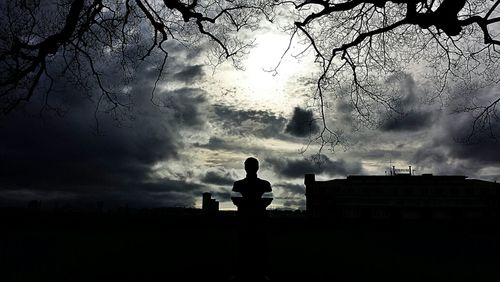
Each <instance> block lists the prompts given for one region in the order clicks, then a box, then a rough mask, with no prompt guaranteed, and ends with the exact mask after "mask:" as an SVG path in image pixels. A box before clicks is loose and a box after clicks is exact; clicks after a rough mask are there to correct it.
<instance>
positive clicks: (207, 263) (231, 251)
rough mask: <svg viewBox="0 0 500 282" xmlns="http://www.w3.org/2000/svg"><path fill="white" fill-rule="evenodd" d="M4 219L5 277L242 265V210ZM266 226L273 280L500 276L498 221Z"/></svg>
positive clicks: (208, 274) (138, 275) (175, 272)
mask: <svg viewBox="0 0 500 282" xmlns="http://www.w3.org/2000/svg"><path fill="white" fill-rule="evenodd" d="M1 219H2V221H3V226H4V228H2V229H3V231H1V232H0V269H1V276H0V280H1V281H192V280H197V281H229V280H230V278H231V277H232V275H234V273H235V269H236V264H237V263H238V262H239V261H240V257H239V253H238V228H237V226H238V225H237V224H238V222H237V218H236V217H235V216H234V215H225V216H219V217H212V218H208V217H204V216H202V215H199V214H198V215H168V216H165V215H162V216H158V215H155V216H152V215H140V216H139V215H123V214H121V215H106V214H104V215H103V214H91V215H89V214H86V215H82V214H70V215H69V214H67V215H57V216H54V215H51V214H42V215H40V214H23V215H16V216H12V215H9V214H6V213H4V214H3V215H2V217H1ZM266 230H267V238H268V240H267V242H268V248H267V257H266V260H264V261H260V260H259V262H258V263H257V264H258V265H261V266H262V268H264V269H266V270H267V271H266V272H267V274H268V276H269V278H270V279H271V281H296V280H297V279H299V280H306V279H307V281H371V280H374V281H388V280H389V281H499V279H500V237H499V235H500V232H498V231H497V228H496V227H494V226H483V225H481V226H479V225H467V226H463V225H453V226H451V225H448V224H445V223H434V224H432V225H429V224H426V225H423V224H420V225H419V224H412V225H409V224H406V225H402V224H391V225H381V224H370V225H367V224H354V225H345V224H344V225H342V226H339V225H335V224H325V223H319V222H309V221H308V220H307V219H306V218H305V217H303V216H297V217H293V216H287V217H280V216H275V217H271V218H270V219H269V220H268V222H267V223H266ZM263 253H266V251H265V250H264V251H263ZM256 260H257V258H256Z"/></svg>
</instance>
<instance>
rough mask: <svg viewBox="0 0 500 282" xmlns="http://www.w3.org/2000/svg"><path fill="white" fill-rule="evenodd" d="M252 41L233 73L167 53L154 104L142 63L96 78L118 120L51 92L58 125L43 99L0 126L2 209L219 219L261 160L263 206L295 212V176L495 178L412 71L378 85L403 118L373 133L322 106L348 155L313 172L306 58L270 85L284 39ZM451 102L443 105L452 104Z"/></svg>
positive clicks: (485, 150)
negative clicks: (208, 213)
mask: <svg viewBox="0 0 500 282" xmlns="http://www.w3.org/2000/svg"><path fill="white" fill-rule="evenodd" d="M255 39H256V42H255V43H256V47H255V48H254V49H252V50H251V52H250V53H249V54H248V56H247V57H246V58H245V59H244V60H243V67H244V69H243V70H236V69H234V67H233V66H232V65H230V64H229V63H224V64H222V65H220V66H218V67H217V68H216V69H214V68H213V67H212V66H210V65H208V64H206V56H205V55H204V52H205V50H204V48H203V45H201V46H197V47H193V46H191V47H189V46H188V47H185V46H184V47H183V46H179V45H175V44H174V43H169V44H170V46H169V48H168V50H169V58H168V61H167V65H166V68H165V73H164V74H163V76H162V78H161V80H160V83H159V85H158V89H157V90H156V92H155V93H154V95H153V96H152V95H151V90H152V87H153V85H154V83H155V80H156V72H155V69H152V68H151V67H150V66H149V65H148V64H147V63H144V64H142V65H140V67H139V68H138V69H137V70H135V79H134V80H133V81H132V82H129V83H128V84H127V85H125V84H123V86H120V83H121V82H120V80H119V79H117V78H115V74H116V73H117V72H119V71H120V70H119V66H114V65H109V66H106V71H105V72H104V73H105V76H106V79H107V80H108V81H116V84H117V88H118V89H121V91H122V92H123V93H126V94H131V95H130V97H131V98H130V99H131V102H132V103H133V107H131V108H130V110H126V111H124V112H122V113H120V114H119V115H117V116H115V115H113V114H110V113H106V112H105V111H99V112H97V113H96V112H95V109H96V103H97V102H96V100H95V99H94V100H92V99H89V98H88V97H87V95H85V92H84V91H83V90H81V89H78V88H75V87H73V86H72V85H71V84H68V83H64V82H56V85H55V86H54V89H55V91H54V93H53V94H52V95H51V96H50V99H51V100H50V103H51V105H54V106H55V107H56V108H58V109H59V110H60V115H57V114H55V112H53V111H44V112H43V113H42V115H39V114H38V113H39V109H40V105H41V104H42V103H43V102H45V100H44V97H43V95H40V97H39V98H37V99H34V100H33V101H32V103H31V104H30V105H29V106H27V107H26V108H24V109H23V110H20V111H16V112H14V113H12V114H10V115H8V116H7V117H4V118H3V119H2V120H1V121H0V148H1V149H0V205H1V206H9V205H25V204H26V203H27V202H28V201H30V200H34V199H36V200H42V203H44V204H45V205H48V206H50V205H51V204H52V203H56V202H57V203H70V204H72V205H76V206H89V207H90V206H93V205H95V203H96V202H104V206H105V207H106V208H111V207H117V206H123V205H129V206H131V207H161V206H177V207H179V206H180V207H200V200H201V194H202V193H203V192H212V193H213V195H214V198H215V199H217V200H219V201H220V202H221V208H223V209H234V207H233V206H232V204H231V203H230V196H231V188H232V183H233V182H234V181H235V180H237V179H241V178H244V177H245V172H244V170H243V161H244V160H245V159H246V158H247V157H249V156H254V157H256V158H258V159H259V161H260V163H261V166H260V171H259V176H260V177H261V178H263V179H267V180H269V181H270V182H271V184H272V187H273V195H274V197H275V200H274V201H273V204H272V206H271V208H291V209H297V208H300V209H304V208H305V195H304V193H305V187H304V185H303V178H304V174H305V173H315V174H316V175H317V177H316V178H317V179H319V180H328V179H333V178H342V177H346V176H347V175H354V174H370V175H384V174H385V173H386V171H387V169H388V167H390V166H393V165H394V166H396V167H397V168H407V167H408V166H409V165H411V166H412V168H413V169H414V170H415V171H414V172H415V173H416V174H422V173H433V174H460V175H466V176H469V177H472V178H479V179H484V180H490V181H496V180H499V179H500V150H498V149H497V148H498V142H497V141H496V140H495V139H492V138H489V137H488V136H481V138H478V140H479V141H480V142H474V143H472V144H466V143H464V142H461V141H460V140H462V138H463V137H464V136H466V134H467V133H468V132H469V131H470V126H471V118H470V116H469V115H467V114H455V113H453V109H454V107H453V101H456V100H458V99H459V98H457V99H455V100H454V99H448V100H447V101H446V102H440V103H429V102H428V101H426V100H425V99H424V97H425V95H424V94H423V90H422V88H423V87H422V86H421V85H419V83H418V82H416V81H417V80H416V79H414V77H413V76H412V74H411V73H405V74H401V75H400V76H399V77H397V78H394V81H389V82H388V83H392V84H394V87H395V88H396V89H397V91H398V93H399V95H400V97H401V99H400V101H399V103H398V107H399V110H401V112H403V113H404V114H403V115H401V116H390V115H387V117H386V118H383V119H381V120H380V122H379V123H378V125H377V126H371V127H366V126H363V125H360V124H359V123H358V122H357V120H356V119H355V118H354V117H353V115H352V109H351V108H350V107H349V106H348V105H347V104H344V103H342V102H337V103H336V104H334V105H333V106H332V107H329V108H328V111H329V115H328V118H329V119H330V120H329V122H331V123H333V124H335V126H336V127H337V128H339V129H342V131H343V133H344V137H345V142H346V146H341V147H338V148H337V149H336V150H335V152H331V151H328V150H326V149H325V150H323V151H322V152H321V156H320V162H319V164H318V163H317V162H315V161H311V156H314V155H315V154H317V153H318V148H319V147H318V146H317V144H315V143H312V144H310V145H309V146H308V144H309V141H310V140H311V139H312V138H314V137H315V136H316V135H317V134H318V133H319V130H320V129H321V125H320V124H319V123H318V121H317V118H318V113H317V111H316V110H315V108H314V107H312V105H313V104H314V101H313V99H312V92H313V91H314V86H313V85H311V84H310V83H309V81H310V78H311V76H313V75H314V73H315V65H314V64H313V58H312V57H311V56H307V55H306V56H304V57H302V58H301V59H295V58H293V57H292V56H291V55H293V52H294V48H292V50H291V52H290V53H289V55H288V56H286V57H285V58H284V61H283V62H282V63H281V65H280V67H279V69H278V73H277V74H276V73H272V72H266V71H265V70H269V69H272V67H273V66H275V65H276V64H277V63H278V61H279V58H280V56H281V54H282V52H283V51H284V50H285V49H286V47H287V44H288V37H287V35H286V34H282V33H280V32H278V31H277V30H272V29H269V28H267V29H263V30H262V31H261V32H259V33H257V34H255ZM297 48H298V47H297ZM298 49H300V48H298ZM120 87H121V88H120ZM477 91H478V92H481V93H477V94H480V95H479V96H481V97H486V98H487V97H494V96H495V95H497V93H498V89H497V87H496V86H492V87H491V88H484V89H481V90H477ZM458 92H459V91H458V90H457V93H455V92H454V91H453V90H452V91H451V92H450V93H449V96H450V97H455V96H454V95H456V97H462V96H460V95H459V94H460V93H458ZM450 101H451V102H450ZM104 108H105V107H104ZM101 109H102V108H101ZM382 116H383V115H382ZM494 126H495V127H496V128H498V127H499V125H498V124H496V125H494ZM495 130H496V129H495ZM316 160H317V159H316Z"/></svg>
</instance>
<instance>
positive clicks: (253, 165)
mask: <svg viewBox="0 0 500 282" xmlns="http://www.w3.org/2000/svg"><path fill="white" fill-rule="evenodd" d="M245 170H246V172H247V173H248V174H257V170H259V161H258V160H257V159H256V158H252V157H250V158H248V159H246V160H245Z"/></svg>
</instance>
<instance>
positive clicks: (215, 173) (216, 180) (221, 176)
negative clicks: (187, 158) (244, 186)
mask: <svg viewBox="0 0 500 282" xmlns="http://www.w3.org/2000/svg"><path fill="white" fill-rule="evenodd" d="M201 181H202V182H204V183H208V184H215V185H222V186H224V185H233V182H234V177H232V176H231V174H230V173H229V172H227V171H224V170H222V169H218V170H209V171H207V172H206V173H205V175H203V177H202V178H201Z"/></svg>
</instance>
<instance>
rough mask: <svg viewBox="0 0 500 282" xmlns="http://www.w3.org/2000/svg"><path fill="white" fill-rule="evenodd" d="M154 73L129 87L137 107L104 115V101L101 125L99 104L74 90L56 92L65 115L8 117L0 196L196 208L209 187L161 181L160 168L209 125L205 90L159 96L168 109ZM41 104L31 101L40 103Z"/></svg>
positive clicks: (3, 128)
mask: <svg viewBox="0 0 500 282" xmlns="http://www.w3.org/2000/svg"><path fill="white" fill-rule="evenodd" d="M110 72H111V70H110ZM111 73H112V72H111ZM154 78H155V77H154V76H150V75H149V73H148V72H144V73H139V75H138V77H137V81H136V83H134V84H133V85H129V86H128V92H129V93H131V94H132V95H130V97H129V99H130V100H129V102H130V103H131V104H133V107H131V108H121V109H122V110H124V111H123V112H117V113H116V114H113V113H104V112H103V110H104V109H106V106H107V105H105V103H103V104H101V108H100V109H101V111H98V112H97V116H96V117H97V119H98V123H95V120H94V118H95V117H94V112H95V109H96V104H95V103H93V102H92V101H91V100H89V99H88V98H86V96H85V95H84V94H83V93H81V92H80V93H78V90H77V89H73V88H66V90H65V91H64V93H65V95H54V96H51V99H52V100H55V101H56V102H57V103H58V104H59V105H61V106H62V107H63V108H64V109H66V110H67V112H66V114H65V116H64V117H63V118H60V117H58V116H55V115H52V114H50V113H45V114H44V115H43V117H42V118H37V117H31V116H29V115H28V114H24V113H23V112H21V111H18V112H14V113H12V114H11V115H9V116H7V117H4V119H2V120H1V121H0V148H1V149H0V159H1V161H0V189H1V190H0V198H3V199H7V198H10V199H13V198H16V197H17V198H19V197H27V196H30V195H31V197H33V198H38V197H42V196H43V195H45V196H47V197H49V198H53V197H54V198H57V197H59V196H60V197H62V198H64V199H65V200H67V201H69V200H71V199H73V200H74V201H77V200H78V201H94V200H95V201H98V200H99V201H105V202H109V203H110V202H114V203H128V204H130V205H187V206H191V205H194V203H195V201H194V199H195V198H196V197H197V196H198V195H197V194H196V193H198V192H199V191H200V189H201V187H200V186H199V185H198V184H193V183H189V182H185V181H180V180H174V179H159V178H158V177H155V176H154V169H153V167H154V166H155V165H156V164H157V163H158V162H163V161H169V160H175V159H177V158H178V156H179V152H180V151H182V150H184V149H185V144H184V141H185V140H183V137H182V135H181V132H182V131H183V130H199V129H200V128H204V126H205V123H206V118H205V116H204V114H205V110H204V109H202V108H203V107H205V103H206V99H205V98H204V92H203V91H202V90H200V89H196V88H179V89H177V90H174V91H170V92H168V91H165V92H161V93H157V94H155V95H156V98H158V99H163V100H164V101H165V104H164V105H165V106H155V105H153V103H151V101H150V97H151V86H152V85H153V83H154ZM61 93H63V92H61ZM36 102H37V100H36V99H34V100H33V103H31V104H30V106H34V107H36ZM28 112H29V111H28ZM97 125H99V131H98V134H95V128H96V126H97ZM42 198H43V197H42ZM19 200H27V199H22V198H20V199H19Z"/></svg>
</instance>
